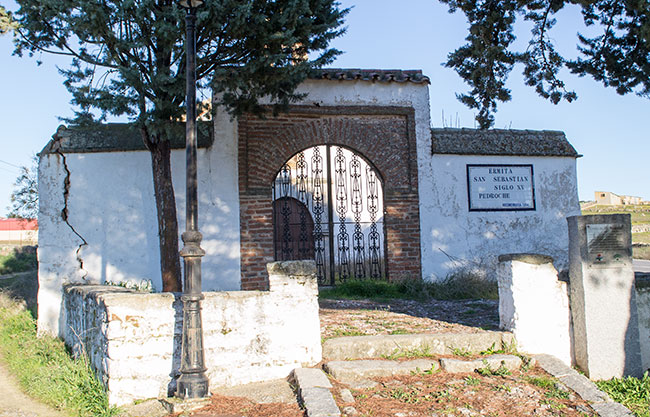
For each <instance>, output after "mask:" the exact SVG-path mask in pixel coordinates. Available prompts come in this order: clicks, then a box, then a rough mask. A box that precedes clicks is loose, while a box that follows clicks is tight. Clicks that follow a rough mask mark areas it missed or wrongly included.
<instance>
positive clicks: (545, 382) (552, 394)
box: [524, 376, 570, 400]
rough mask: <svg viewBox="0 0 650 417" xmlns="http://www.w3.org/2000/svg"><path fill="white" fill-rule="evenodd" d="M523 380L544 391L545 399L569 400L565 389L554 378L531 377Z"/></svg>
mask: <svg viewBox="0 0 650 417" xmlns="http://www.w3.org/2000/svg"><path fill="white" fill-rule="evenodd" d="M524 379H525V381H526V382H528V383H530V384H532V385H535V386H537V387H540V388H542V389H544V390H545V392H544V396H546V398H559V399H565V400H566V399H568V398H569V395H570V394H569V391H568V390H567V388H566V387H564V386H563V385H561V384H560V383H559V382H558V381H556V380H555V379H554V378H549V377H544V376H531V377H526V378H524Z"/></svg>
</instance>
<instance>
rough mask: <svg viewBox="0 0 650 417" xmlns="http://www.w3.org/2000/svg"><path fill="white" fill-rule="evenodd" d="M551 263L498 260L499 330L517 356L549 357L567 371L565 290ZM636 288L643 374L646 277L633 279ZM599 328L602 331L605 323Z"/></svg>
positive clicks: (648, 363) (533, 258)
mask: <svg viewBox="0 0 650 417" xmlns="http://www.w3.org/2000/svg"><path fill="white" fill-rule="evenodd" d="M552 262H553V259H552V258H551V257H549V256H544V255H531V254H510V255H501V256H500V257H499V269H498V284H499V319H500V327H501V328H502V329H504V330H509V331H512V332H513V334H514V336H515V339H516V341H517V346H518V348H519V349H521V350H522V351H525V352H528V353H547V354H551V355H554V356H556V357H558V358H559V359H561V360H562V361H563V362H564V363H566V364H567V365H569V366H570V365H571V364H572V363H575V357H574V351H573V350H574V348H573V345H572V344H573V343H574V338H573V335H572V332H573V329H572V326H571V317H570V304H569V291H568V284H567V283H566V282H563V281H561V280H559V279H558V273H557V271H556V269H555V268H554V266H553V263H552ZM635 288H636V291H635V294H634V295H635V297H633V300H635V301H633V303H634V304H636V306H635V307H634V308H636V312H637V317H638V328H639V342H640V343H639V345H640V350H641V355H640V357H641V359H640V360H641V364H640V365H641V368H642V370H644V371H645V370H650V274H645V273H637V274H636V285H635ZM601 307H602V306H601ZM600 325H601V326H603V328H606V326H607V325H608V323H605V322H602V323H600ZM620 344H621V345H622V344H623V340H621V341H620Z"/></svg>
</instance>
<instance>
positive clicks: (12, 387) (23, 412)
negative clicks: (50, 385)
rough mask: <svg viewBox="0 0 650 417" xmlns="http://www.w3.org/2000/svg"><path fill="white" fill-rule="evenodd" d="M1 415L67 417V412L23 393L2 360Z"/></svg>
mask: <svg viewBox="0 0 650 417" xmlns="http://www.w3.org/2000/svg"><path fill="white" fill-rule="evenodd" d="M0 417H65V414H63V413H61V412H59V411H55V410H52V409H51V408H49V407H47V406H45V405H43V404H41V403H39V402H36V401H34V400H33V399H31V398H29V397H28V396H27V395H25V394H23V392H22V391H20V390H19V389H18V382H17V381H16V380H15V379H14V377H13V375H11V374H10V373H9V371H8V370H7V367H6V366H5V364H3V363H2V362H0Z"/></svg>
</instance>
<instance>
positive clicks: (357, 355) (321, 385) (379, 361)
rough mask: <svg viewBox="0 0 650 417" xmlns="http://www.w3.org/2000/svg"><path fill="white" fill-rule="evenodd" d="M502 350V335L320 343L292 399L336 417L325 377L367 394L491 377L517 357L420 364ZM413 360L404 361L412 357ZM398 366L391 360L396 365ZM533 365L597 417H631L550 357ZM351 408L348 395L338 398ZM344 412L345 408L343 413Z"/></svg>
mask: <svg viewBox="0 0 650 417" xmlns="http://www.w3.org/2000/svg"><path fill="white" fill-rule="evenodd" d="M503 347H514V339H513V336H512V334H511V333H507V332H481V333H463V334H458V333H454V334H413V335H386V336H348V337H340V338H333V339H328V340H326V341H325V342H324V343H323V358H324V361H323V364H322V367H321V368H300V369H296V370H294V371H293V373H292V379H293V382H294V384H295V385H296V387H297V388H298V396H299V399H300V400H301V402H302V403H303V405H304V407H305V409H306V411H307V416H308V417H340V416H341V415H342V414H341V410H339V408H338V406H337V404H336V401H335V400H334V397H333V395H332V390H333V386H332V384H331V383H330V380H329V378H328V377H327V375H326V373H325V372H327V374H329V375H330V376H331V377H332V378H334V379H335V380H337V381H339V382H341V383H343V384H346V385H348V386H349V387H350V388H351V389H365V388H372V387H374V386H376V385H377V382H375V381H373V379H372V378H378V377H386V376H399V375H409V374H412V373H417V372H436V371H439V370H442V371H444V372H447V373H468V372H473V371H475V370H477V369H481V368H488V369H490V370H492V371H494V370H498V369H499V368H505V369H506V370H508V371H513V370H516V369H519V368H520V367H521V366H522V364H523V361H522V359H521V358H520V357H519V356H517V355H509V354H492V355H489V354H488V355H485V356H482V357H481V358H479V359H464V358H440V359H423V358H422V357H423V356H438V355H459V354H463V355H465V354H466V355H468V356H469V355H472V354H477V353H481V352H486V351H487V352H489V351H490V350H493V351H494V350H499V349H502V348H503ZM418 356H420V358H417V359H405V358H408V357H418ZM398 358H399V359H400V360H396V359H398ZM530 360H531V362H529V363H528V364H529V365H530V364H534V363H535V362H537V363H539V365H540V366H541V367H542V368H543V369H544V370H546V371H547V372H548V373H550V374H551V375H553V376H555V377H557V378H558V379H559V380H560V381H562V383H564V384H565V385H566V386H567V387H569V388H571V389H572V390H574V391H575V392H576V393H577V394H578V395H579V396H580V397H581V398H583V399H585V400H586V401H588V402H589V403H590V405H591V406H592V408H593V409H594V410H596V412H597V413H598V415H599V416H602V417H623V416H625V417H633V414H631V413H630V412H629V410H627V409H626V408H625V407H623V406H622V405H620V404H618V403H615V402H613V401H612V400H611V399H609V397H608V396H607V395H606V394H604V393H602V392H601V391H599V390H598V389H597V388H596V386H595V385H594V384H593V382H591V381H589V380H588V379H587V378H586V377H584V376H583V375H580V374H578V373H577V372H576V371H575V370H573V369H571V368H569V367H568V366H566V365H564V364H563V363H562V362H561V361H560V360H559V359H557V358H555V357H553V356H550V355H536V356H535V357H534V358H531V359H530ZM339 395H340V396H341V397H342V398H345V397H346V396H347V397H349V398H350V399H351V400H350V401H346V402H353V401H354V398H353V397H352V394H351V392H350V391H349V390H347V389H344V390H341V392H339ZM346 408H350V407H346ZM354 411H355V410H347V409H344V410H343V413H344V415H354Z"/></svg>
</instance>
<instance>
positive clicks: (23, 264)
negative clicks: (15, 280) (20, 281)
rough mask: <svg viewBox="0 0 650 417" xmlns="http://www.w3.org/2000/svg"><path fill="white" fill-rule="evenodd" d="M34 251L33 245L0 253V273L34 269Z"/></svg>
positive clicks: (35, 261)
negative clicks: (4, 253)
mask: <svg viewBox="0 0 650 417" xmlns="http://www.w3.org/2000/svg"><path fill="white" fill-rule="evenodd" d="M37 266H38V261H37V260H36V251H35V250H34V248H33V247H19V248H15V249H14V250H13V251H12V252H11V253H10V254H9V255H0V275H6V274H12V273H15V272H24V271H31V270H33V269H36V268H37Z"/></svg>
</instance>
